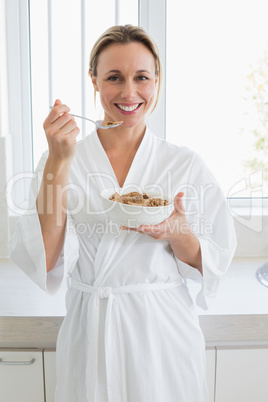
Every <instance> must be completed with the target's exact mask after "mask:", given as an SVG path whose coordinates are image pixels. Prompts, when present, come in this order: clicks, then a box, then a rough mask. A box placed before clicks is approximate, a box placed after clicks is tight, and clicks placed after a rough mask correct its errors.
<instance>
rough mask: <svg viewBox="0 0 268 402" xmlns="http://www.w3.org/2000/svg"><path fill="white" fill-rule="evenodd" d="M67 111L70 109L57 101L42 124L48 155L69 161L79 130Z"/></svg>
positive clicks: (73, 151)
mask: <svg viewBox="0 0 268 402" xmlns="http://www.w3.org/2000/svg"><path fill="white" fill-rule="evenodd" d="M69 111H70V108H69V107H68V106H67V105H65V104H62V103H61V101H60V100H59V99H57V100H56V101H55V103H54V106H53V108H52V110H51V112H50V113H49V115H48V117H47V118H46V120H45V121H44V124H43V127H44V130H45V133H46V136H47V141H48V146H49V152H50V155H52V156H54V157H56V158H61V159H70V158H72V157H73V156H74V153H75V143H76V137H77V136H78V134H79V132H80V130H79V128H78V127H77V124H76V121H75V118H74V116H72V115H71V114H70V113H69Z"/></svg>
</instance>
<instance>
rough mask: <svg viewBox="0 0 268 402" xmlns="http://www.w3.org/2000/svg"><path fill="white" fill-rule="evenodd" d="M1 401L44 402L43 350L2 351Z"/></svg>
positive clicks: (0, 363)
mask: <svg viewBox="0 0 268 402" xmlns="http://www.w3.org/2000/svg"><path fill="white" fill-rule="evenodd" d="M0 399H1V401H3V402H37V401H38V402H44V400H45V399H44V382H43V354H42V351H41V350H14V349H13V350H4V349H0Z"/></svg>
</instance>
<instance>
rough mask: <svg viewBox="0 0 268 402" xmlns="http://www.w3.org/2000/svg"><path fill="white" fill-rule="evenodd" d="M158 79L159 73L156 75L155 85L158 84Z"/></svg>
mask: <svg viewBox="0 0 268 402" xmlns="http://www.w3.org/2000/svg"><path fill="white" fill-rule="evenodd" d="M158 80H159V73H158V74H157V75H156V76H155V80H154V83H155V86H156V85H157V84H158Z"/></svg>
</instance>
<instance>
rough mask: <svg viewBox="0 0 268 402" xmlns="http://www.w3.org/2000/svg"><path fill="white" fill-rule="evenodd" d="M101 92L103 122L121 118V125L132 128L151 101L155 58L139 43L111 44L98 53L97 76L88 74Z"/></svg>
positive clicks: (141, 120)
mask: <svg viewBox="0 0 268 402" xmlns="http://www.w3.org/2000/svg"><path fill="white" fill-rule="evenodd" d="M91 78H92V82H93V85H94V88H95V90H96V91H99V93H100V100H101V104H102V107H103V109H104V113H105V117H104V121H105V122H106V121H109V120H111V121H118V120H123V121H124V123H123V125H122V126H123V127H128V128H130V127H135V126H137V125H138V124H139V123H141V122H144V118H145V115H146V113H147V112H148V110H149V109H150V107H151V106H152V103H153V100H154V94H155V89H156V84H157V77H156V75H155V60H154V57H153V55H152V53H151V52H150V51H149V50H148V49H147V48H146V47H145V46H144V45H143V44H141V43H138V42H131V43H128V44H112V45H110V46H108V47H107V48H106V49H104V50H103V51H102V52H101V54H100V55H99V59H98V65H97V77H91Z"/></svg>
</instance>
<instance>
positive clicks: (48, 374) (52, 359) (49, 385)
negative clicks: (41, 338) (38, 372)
mask: <svg viewBox="0 0 268 402" xmlns="http://www.w3.org/2000/svg"><path fill="white" fill-rule="evenodd" d="M44 378H45V391H46V402H54V393H55V388H56V352H55V350H45V351H44Z"/></svg>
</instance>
